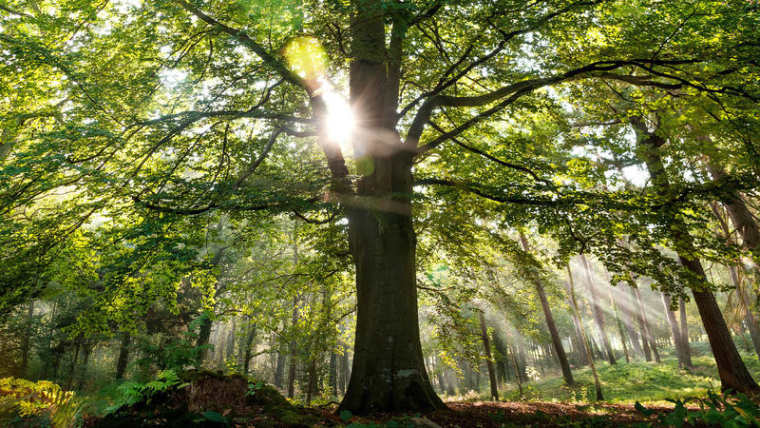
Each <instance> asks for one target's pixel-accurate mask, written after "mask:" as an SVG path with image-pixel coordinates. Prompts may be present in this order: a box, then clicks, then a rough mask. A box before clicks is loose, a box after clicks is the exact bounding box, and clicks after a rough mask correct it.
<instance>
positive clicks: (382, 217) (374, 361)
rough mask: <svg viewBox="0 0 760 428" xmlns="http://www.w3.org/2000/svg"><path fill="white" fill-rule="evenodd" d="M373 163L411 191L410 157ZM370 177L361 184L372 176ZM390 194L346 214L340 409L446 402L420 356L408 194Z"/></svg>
mask: <svg viewBox="0 0 760 428" xmlns="http://www.w3.org/2000/svg"><path fill="white" fill-rule="evenodd" d="M375 163H376V165H375V172H374V174H373V176H377V178H378V179H379V178H381V177H382V176H384V175H386V174H387V175H390V176H391V177H389V179H390V180H391V181H392V183H393V184H394V186H392V187H391V189H393V190H396V191H397V192H400V193H402V194H404V195H407V196H405V198H408V195H409V194H411V190H412V189H411V178H412V177H411V170H410V168H411V158H410V157H409V156H408V155H406V156H394V157H393V159H387V160H385V159H382V160H380V159H377V160H376V162H375ZM388 169H390V170H388ZM381 174H382V175H381ZM368 181H369V182H365V185H366V186H367V187H368V188H367V189H366V190H369V188H370V187H372V185H373V184H374V183H371V181H372V180H368ZM389 190H390V189H389ZM387 202H389V204H387V205H385V206H378V207H376V209H373V210H368V209H359V208H353V209H351V212H352V213H351V215H350V216H349V234H350V238H351V249H352V252H353V255H354V262H355V264H356V286H357V321H356V337H355V345H354V363H353V370H352V373H351V381H350V382H349V385H348V391H347V393H346V396H345V398H344V399H343V403H341V410H343V409H347V410H351V411H352V412H354V413H358V414H364V413H369V412H373V411H389V410H393V411H402V410H417V411H422V410H433V409H438V408H443V407H444V404H443V402H442V401H441V400H440V399H439V398H438V397H437V396H436V395H435V392H434V391H433V388H432V386H431V385H430V380H429V378H428V375H427V372H426V370H425V365H424V364H423V359H422V347H421V345H420V337H419V321H418V315H417V286H416V272H415V245H416V238H415V235H414V229H413V227H412V219H411V213H410V212H409V211H410V205H409V201H408V199H406V200H404V199H401V200H398V199H396V200H390V199H389V200H387ZM375 203H379V202H373V205H374V204H375Z"/></svg>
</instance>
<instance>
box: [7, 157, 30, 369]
mask: <svg viewBox="0 0 760 428" xmlns="http://www.w3.org/2000/svg"><path fill="white" fill-rule="evenodd" d="M0 161H2V159H1V158H0ZM33 320H34V301H31V302H29V306H28V307H27V310H26V319H25V322H24V324H25V326H26V331H27V334H24V335H23V336H21V368H20V370H19V377H24V376H26V372H27V369H28V368H29V350H30V348H31V341H30V338H31V337H32V334H31V332H32V321H33Z"/></svg>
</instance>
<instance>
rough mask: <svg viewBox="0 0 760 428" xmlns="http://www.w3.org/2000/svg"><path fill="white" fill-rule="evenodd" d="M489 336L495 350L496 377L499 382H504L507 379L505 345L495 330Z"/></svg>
mask: <svg viewBox="0 0 760 428" xmlns="http://www.w3.org/2000/svg"><path fill="white" fill-rule="evenodd" d="M491 338H492V339H493V347H494V349H495V350H496V356H495V359H496V378H497V380H498V381H499V383H504V382H506V381H507V367H506V358H507V346H506V345H505V344H504V342H503V341H502V340H501V337H499V334H498V333H497V332H496V330H494V331H493V334H492V335H491Z"/></svg>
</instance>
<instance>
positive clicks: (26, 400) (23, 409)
mask: <svg viewBox="0 0 760 428" xmlns="http://www.w3.org/2000/svg"><path fill="white" fill-rule="evenodd" d="M81 404H82V403H81V401H80V400H78V399H77V398H76V397H75V396H74V392H73V391H64V390H62V389H61V387H60V386H59V385H57V384H55V383H53V382H49V381H45V380H41V381H38V382H32V381H29V380H26V379H18V378H12V377H6V378H2V379H0V425H2V426H15V427H41V426H52V427H53V428H69V427H74V426H77V425H79V423H80V422H81V408H82V405H81Z"/></svg>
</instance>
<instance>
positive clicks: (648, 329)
mask: <svg viewBox="0 0 760 428" xmlns="http://www.w3.org/2000/svg"><path fill="white" fill-rule="evenodd" d="M633 291H634V293H636V302H637V303H638V305H639V310H641V318H642V320H643V321H644V334H645V335H646V337H647V343H649V347H650V348H651V350H652V354H653V355H654V361H655V362H656V363H657V364H659V363H660V351H658V350H657V340H656V339H655V337H654V333H652V325H651V324H650V323H649V317H648V316H647V310H646V308H645V307H644V305H643V304H642V303H641V292H640V291H639V289H638V287H636V288H634V289H633Z"/></svg>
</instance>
